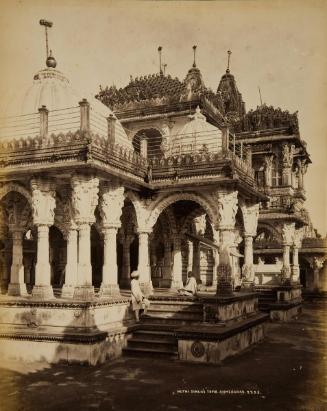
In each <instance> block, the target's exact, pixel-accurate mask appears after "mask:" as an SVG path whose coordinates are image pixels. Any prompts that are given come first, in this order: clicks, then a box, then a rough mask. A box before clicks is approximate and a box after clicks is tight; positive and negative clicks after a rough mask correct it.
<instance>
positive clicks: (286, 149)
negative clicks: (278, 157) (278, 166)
mask: <svg viewBox="0 0 327 411" xmlns="http://www.w3.org/2000/svg"><path fill="white" fill-rule="evenodd" d="M294 151H295V146H294V144H292V145H288V144H285V145H283V148H282V155H283V170H282V184H283V186H290V185H292V166H293V157H294Z"/></svg>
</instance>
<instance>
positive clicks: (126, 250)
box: [121, 235, 134, 288]
mask: <svg viewBox="0 0 327 411" xmlns="http://www.w3.org/2000/svg"><path fill="white" fill-rule="evenodd" d="M133 239H134V236H132V235H127V236H126V237H125V238H124V239H123V243H122V245H123V267H122V278H121V286H122V287H126V288H128V287H129V286H130V285H131V278H130V274H131V254H130V251H131V250H130V247H131V243H132V242H133Z"/></svg>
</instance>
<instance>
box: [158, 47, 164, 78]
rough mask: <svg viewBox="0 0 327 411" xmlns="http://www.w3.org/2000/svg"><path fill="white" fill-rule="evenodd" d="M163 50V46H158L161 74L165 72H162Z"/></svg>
mask: <svg viewBox="0 0 327 411" xmlns="http://www.w3.org/2000/svg"><path fill="white" fill-rule="evenodd" d="M161 51H162V47H161V46H159V47H158V54H159V73H160V74H163V73H162V63H161Z"/></svg>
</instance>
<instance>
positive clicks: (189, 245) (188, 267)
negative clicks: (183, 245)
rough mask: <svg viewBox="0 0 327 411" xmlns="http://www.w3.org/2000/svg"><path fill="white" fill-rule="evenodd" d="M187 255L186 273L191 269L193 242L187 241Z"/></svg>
mask: <svg viewBox="0 0 327 411" xmlns="http://www.w3.org/2000/svg"><path fill="white" fill-rule="evenodd" d="M187 246H188V255H187V272H189V271H192V269H193V241H191V240H188V241H187Z"/></svg>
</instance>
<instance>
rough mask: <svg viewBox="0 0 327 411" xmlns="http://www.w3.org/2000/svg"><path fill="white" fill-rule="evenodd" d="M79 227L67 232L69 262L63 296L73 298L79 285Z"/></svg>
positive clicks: (62, 291)
mask: <svg viewBox="0 0 327 411" xmlns="http://www.w3.org/2000/svg"><path fill="white" fill-rule="evenodd" d="M77 241H78V232H77V228H75V227H74V228H70V229H69V231H68V233H67V263H66V269H65V283H64V285H63V287H62V290H61V296H62V297H63V298H72V297H73V296H74V291H75V287H76V286H77V281H78V278H77V265H78V262H77V255H78V254H77V251H78V247H77Z"/></svg>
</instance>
